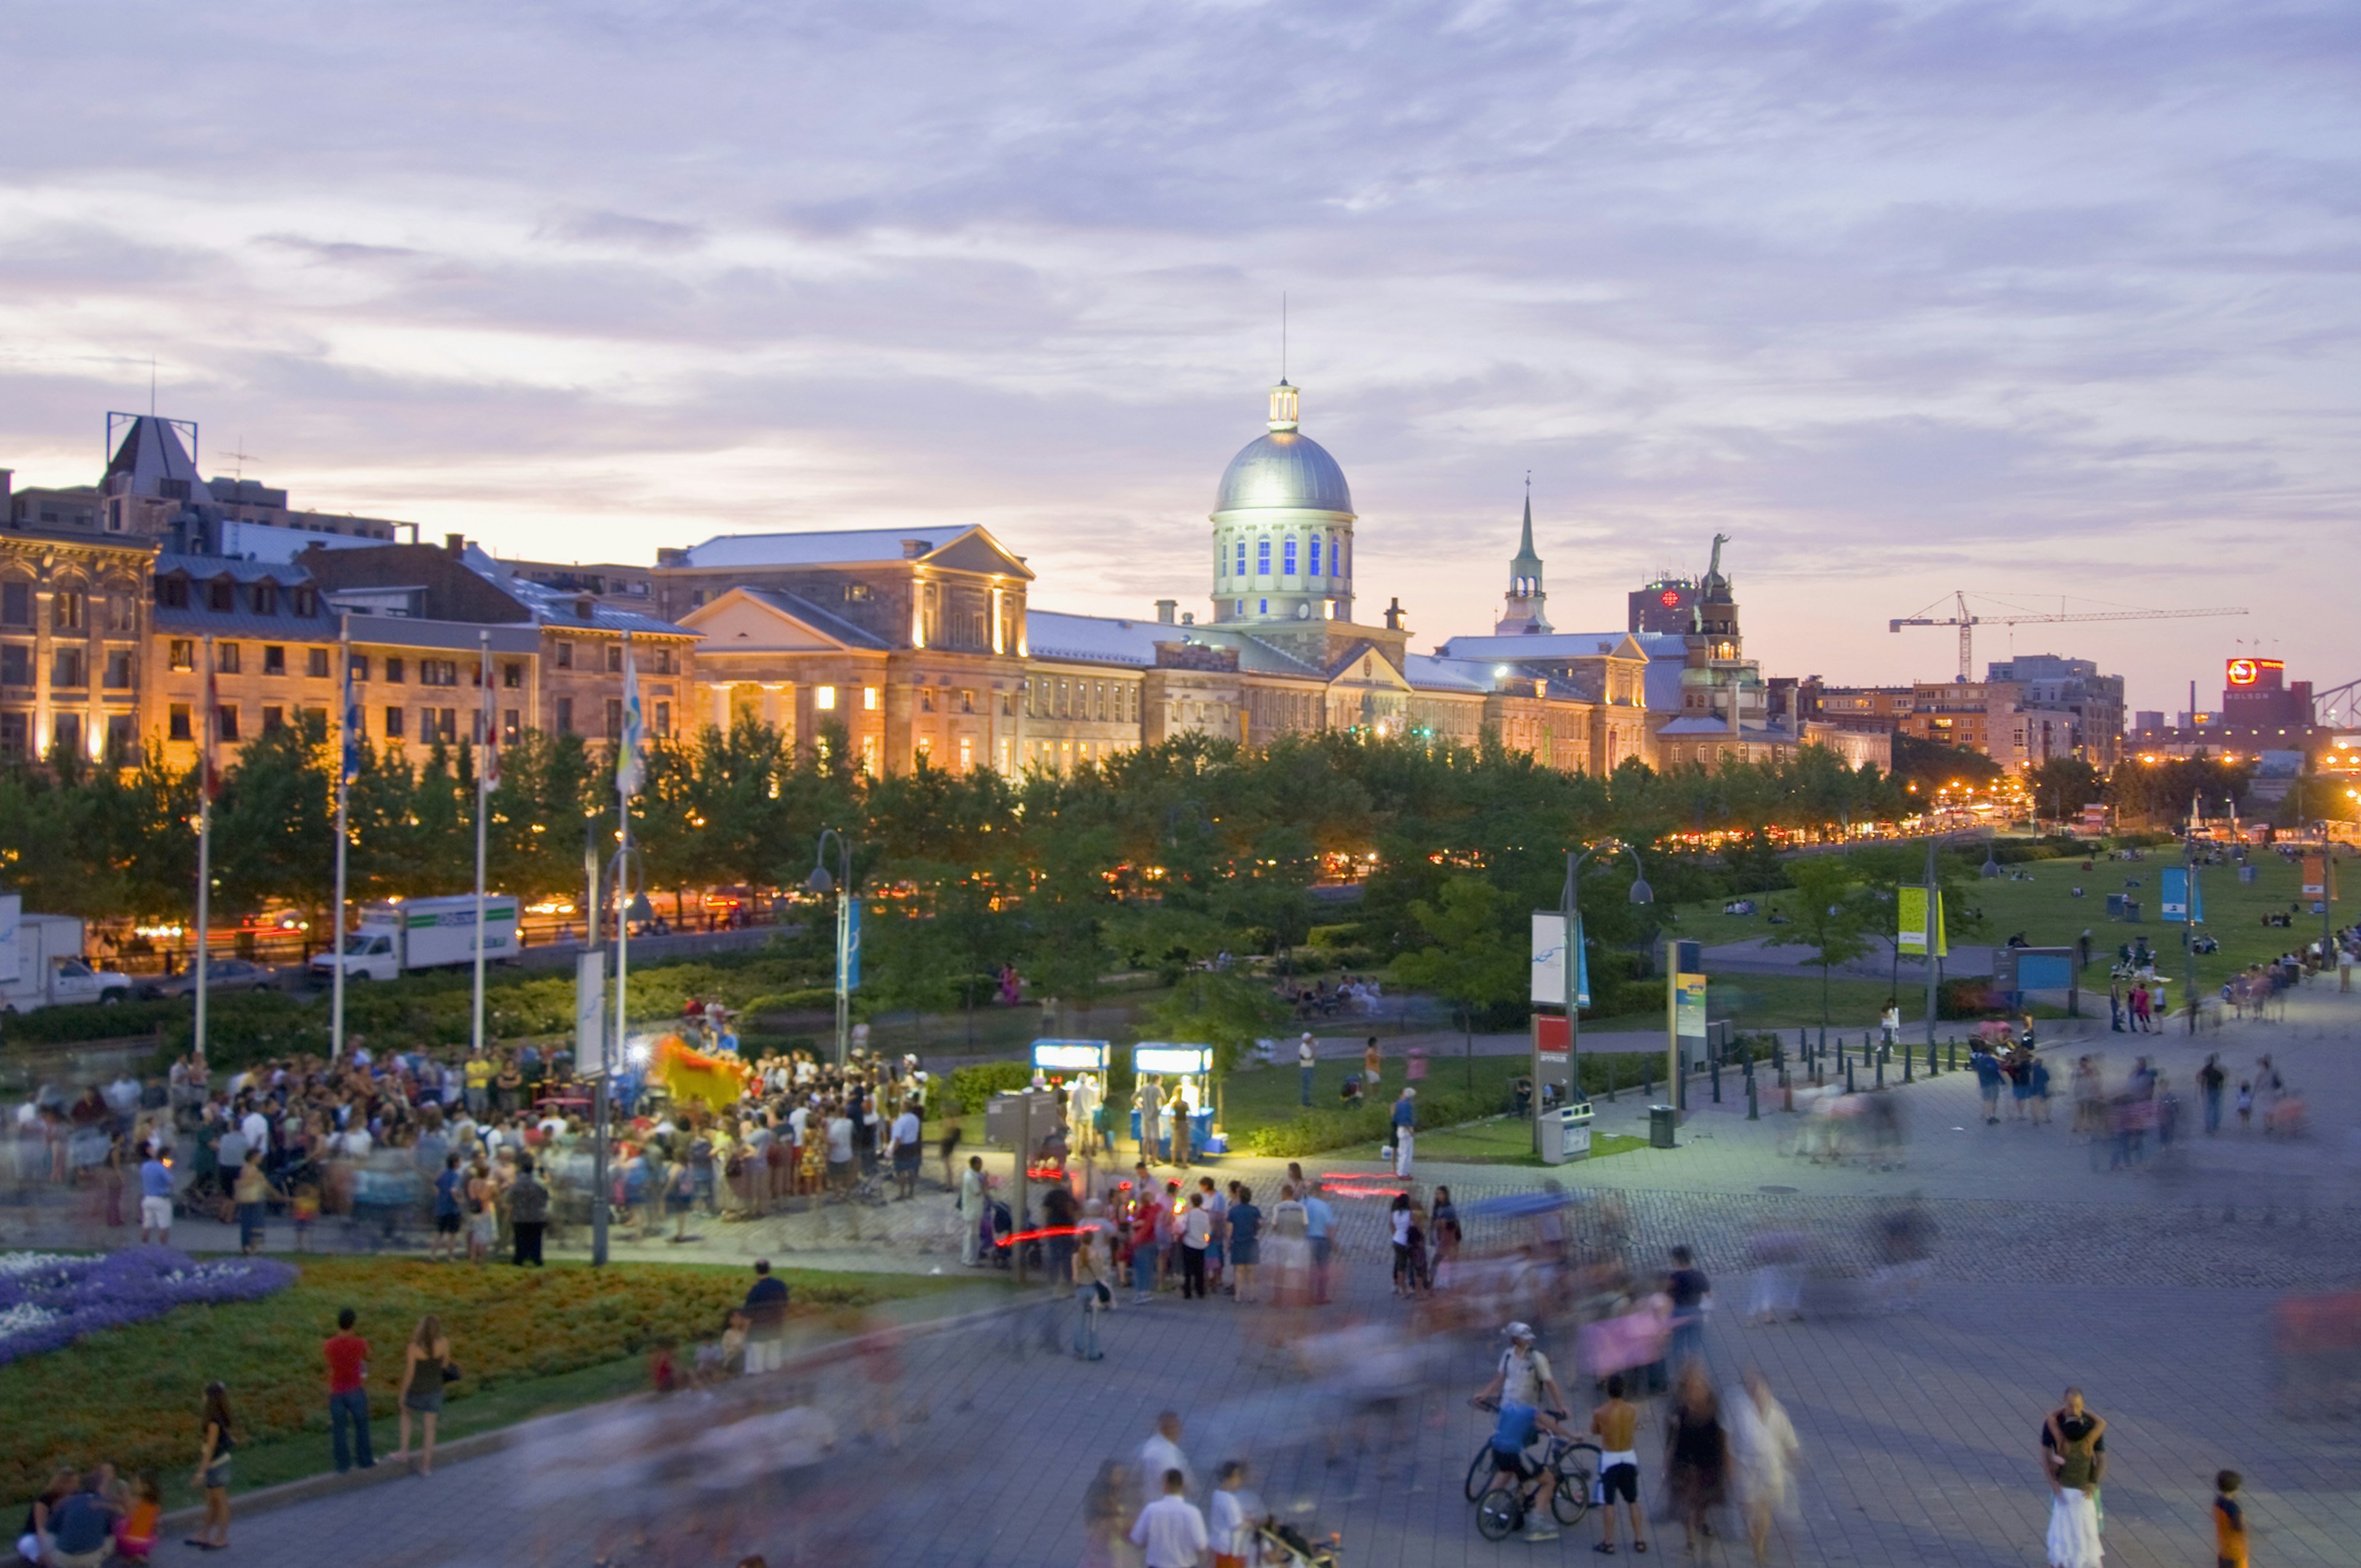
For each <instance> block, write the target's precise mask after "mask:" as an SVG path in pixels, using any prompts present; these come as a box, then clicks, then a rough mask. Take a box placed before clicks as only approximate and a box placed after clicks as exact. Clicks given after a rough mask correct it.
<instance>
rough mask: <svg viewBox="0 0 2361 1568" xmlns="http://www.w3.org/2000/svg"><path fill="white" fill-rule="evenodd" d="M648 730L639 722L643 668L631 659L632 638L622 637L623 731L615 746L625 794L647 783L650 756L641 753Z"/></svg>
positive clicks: (618, 784)
mask: <svg viewBox="0 0 2361 1568" xmlns="http://www.w3.org/2000/svg"><path fill="white" fill-rule="evenodd" d="M646 739H647V732H646V729H645V727H644V726H642V724H641V722H640V667H639V665H638V664H636V663H633V662H632V659H631V639H630V638H629V637H626V638H624V639H623V733H622V736H621V738H620V743H619V744H618V745H617V746H616V748H615V788H616V789H617V790H618V791H620V793H622V794H623V795H637V794H639V793H640V785H641V784H643V783H644V782H646V779H647V773H648V768H647V758H646V757H645V756H644V755H642V751H643V748H644V745H645V742H646Z"/></svg>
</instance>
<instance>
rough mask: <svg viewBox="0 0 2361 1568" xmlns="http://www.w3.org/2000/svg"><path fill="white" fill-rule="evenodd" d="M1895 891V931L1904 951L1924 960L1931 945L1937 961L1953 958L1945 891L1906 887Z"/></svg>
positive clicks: (1908, 954) (1907, 954) (1910, 955)
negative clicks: (1945, 929) (1945, 919)
mask: <svg viewBox="0 0 2361 1568" xmlns="http://www.w3.org/2000/svg"><path fill="white" fill-rule="evenodd" d="M1894 891H1895V893H1896V894H1897V896H1896V897H1895V899H1894V909H1895V914H1894V935H1895V937H1896V938H1899V940H1900V942H1901V951H1902V952H1903V953H1904V954H1905V955H1906V956H1909V957H1912V958H1921V959H1923V958H1925V957H1926V956H1927V948H1928V947H1929V946H1930V945H1931V946H1932V947H1933V948H1934V951H1935V956H1936V957H1937V958H1938V959H1940V958H1948V957H1949V956H1950V951H1951V948H1950V944H1949V941H1948V940H1947V939H1946V938H1945V936H1944V933H1943V890H1942V889H1941V888H1939V887H1938V888H1936V889H1934V890H1933V891H1931V892H1929V891H1928V890H1927V889H1926V888H1923V887H1904V888H1897V889H1895V890H1894Z"/></svg>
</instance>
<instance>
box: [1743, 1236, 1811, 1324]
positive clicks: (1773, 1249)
mask: <svg viewBox="0 0 2361 1568" xmlns="http://www.w3.org/2000/svg"><path fill="white" fill-rule="evenodd" d="M1807 1246H1808V1238H1807V1237H1806V1236H1805V1235H1803V1234H1801V1233H1799V1232H1795V1231H1788V1230H1781V1229H1779V1228H1778V1227H1777V1226H1775V1225H1773V1224H1771V1223H1767V1222H1766V1223H1764V1224H1763V1225H1762V1226H1761V1227H1760V1228H1758V1229H1757V1230H1756V1232H1755V1234H1754V1236H1753V1239H1752V1242H1750V1243H1749V1244H1748V1250H1749V1251H1750V1252H1751V1253H1752V1256H1753V1261H1754V1296H1753V1299H1752V1301H1751V1302H1750V1303H1749V1304H1748V1306H1747V1309H1746V1315H1747V1317H1748V1318H1749V1319H1750V1320H1752V1321H1755V1322H1759V1323H1770V1322H1773V1321H1777V1320H1778V1319H1779V1318H1781V1317H1784V1318H1785V1319H1786V1320H1787V1321H1789V1322H1801V1321H1803V1317H1804V1257H1805V1253H1806V1247H1807Z"/></svg>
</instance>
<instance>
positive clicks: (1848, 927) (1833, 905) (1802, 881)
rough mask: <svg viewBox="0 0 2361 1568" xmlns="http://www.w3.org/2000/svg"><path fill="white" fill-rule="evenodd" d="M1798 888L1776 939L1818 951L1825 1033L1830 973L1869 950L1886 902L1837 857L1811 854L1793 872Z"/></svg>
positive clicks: (1789, 874)
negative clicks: (1792, 907) (1790, 915)
mask: <svg viewBox="0 0 2361 1568" xmlns="http://www.w3.org/2000/svg"><path fill="white" fill-rule="evenodd" d="M1787 878H1788V881H1789V882H1790V883H1793V884H1794V886H1795V920H1794V922H1793V924H1792V925H1790V926H1789V927H1787V928H1785V929H1784V930H1782V931H1781V932H1780V933H1779V934H1778V935H1777V936H1775V937H1773V938H1771V940H1772V942H1773V944H1774V945H1795V946H1801V947H1807V948H1811V949H1812V959H1811V960H1810V961H1816V962H1817V963H1818V964H1819V966H1820V1034H1821V1036H1822V1038H1826V1037H1827V1035H1828V971H1829V970H1832V969H1834V968H1835V967H1836V966H1837V965H1839V964H1842V963H1850V962H1851V961H1852V960H1853V959H1857V958H1859V957H1861V955H1862V954H1863V953H1865V952H1867V951H1868V950H1869V943H1868V940H1867V937H1866V933H1867V932H1868V931H1869V930H1870V928H1871V922H1872V921H1873V920H1874V919H1875V918H1876V916H1877V910H1878V909H1879V907H1880V905H1878V904H1877V903H1876V901H1875V900H1874V899H1873V898H1871V897H1870V896H1868V895H1867V894H1866V892H1865V890H1864V889H1862V888H1861V886H1860V885H1859V884H1858V883H1856V882H1855V881H1854V872H1853V868H1852V867H1851V866H1850V865H1848V864H1846V862H1845V861H1844V860H1843V859H1842V858H1841V857H1839V856H1836V855H1806V856H1805V857H1803V858H1802V859H1800V860H1798V861H1795V864H1794V865H1793V866H1791V867H1790V868H1789V869H1788V872H1787Z"/></svg>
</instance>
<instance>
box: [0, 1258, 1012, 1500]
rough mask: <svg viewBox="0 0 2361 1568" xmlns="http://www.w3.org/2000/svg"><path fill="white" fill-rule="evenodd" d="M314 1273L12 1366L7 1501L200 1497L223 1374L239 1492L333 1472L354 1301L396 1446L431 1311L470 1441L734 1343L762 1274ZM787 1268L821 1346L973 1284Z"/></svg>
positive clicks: (626, 1267) (616, 1269)
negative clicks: (72, 1489)
mask: <svg viewBox="0 0 2361 1568" xmlns="http://www.w3.org/2000/svg"><path fill="white" fill-rule="evenodd" d="M289 1261H290V1262H295V1261H297V1260H295V1259H289ZM300 1266H301V1268H302V1278H301V1279H299V1280H298V1281H297V1282H296V1283H295V1284H294V1285H292V1286H291V1287H290V1288H287V1289H285V1290H282V1291H280V1293H279V1294H278V1295H276V1296H272V1297H269V1298H268V1299H264V1300H260V1301H251V1302H240V1303H237V1304H235V1305H229V1306H219V1307H207V1306H192V1307H181V1308H178V1309H176V1310H173V1311H171V1312H170V1313H167V1314H166V1315H165V1316H163V1317H161V1318H158V1319H155V1320H153V1321H148V1322H145V1323H140V1324H137V1325H134V1326H132V1327H129V1328H124V1329H115V1330H111V1331H109V1332H104V1333H99V1334H93V1335H91V1336H90V1337H88V1338H86V1339H83V1340H81V1341H79V1342H77V1343H74V1344H71V1345H69V1346H67V1347H66V1348H65V1349H63V1350H60V1351H57V1352H54V1353H52V1354H48V1355H40V1356H34V1357H31V1358H29V1359H27V1360H24V1361H19V1362H16V1363H13V1364H11V1365H6V1366H0V1409H8V1410H11V1411H13V1412H15V1414H14V1416H13V1417H12V1419H11V1420H10V1425H9V1441H8V1442H7V1443H6V1445H5V1448H0V1488H5V1491H0V1495H7V1496H13V1497H17V1498H30V1497H33V1496H34V1495H35V1494H36V1493H38V1491H39V1490H40V1487H41V1484H42V1483H43V1482H44V1481H45V1480H47V1478H48V1476H49V1471H50V1469H51V1468H53V1467H54V1466H56V1465H59V1464H75V1465H84V1466H87V1465H91V1464H97V1463H98V1462H99V1461H101V1460H112V1461H114V1462H115V1464H116V1465H117V1466H119V1467H120V1468H121V1469H122V1470H123V1471H124V1472H125V1473H126V1474H132V1473H136V1472H138V1471H142V1470H153V1471H154V1472H156V1475H157V1476H158V1479H159V1480H160V1481H161V1482H162V1483H163V1485H164V1489H165V1497H166V1501H167V1503H168V1504H177V1503H180V1502H185V1501H189V1500H191V1498H192V1493H191V1491H190V1488H189V1482H190V1479H191V1474H190V1473H191V1471H192V1468H193V1466H194V1464H195V1462H196V1456H197V1448H198V1442H199V1439H200V1438H201V1436H202V1435H203V1429H202V1426H201V1424H200V1420H199V1413H200V1411H201V1409H202V1408H203V1389H204V1386H205V1384H206V1383H207V1382H208V1381H210V1380H212V1379H214V1378H219V1379H220V1380H221V1381H222V1382H223V1383H225V1385H227V1387H228V1389H229V1395H230V1403H231V1410H232V1413H233V1415H234V1416H235V1418H236V1423H237V1436H238V1452H237V1463H236V1472H235V1473H236V1485H235V1486H234V1487H233V1488H232V1490H233V1491H234V1492H243V1491H248V1490H251V1489H252V1488H254V1487H256V1486H269V1485H272V1484H274V1483H277V1482H280V1481H290V1480H294V1479H296V1478H298V1477H300V1476H303V1475H314V1474H317V1473H319V1472H320V1471H323V1470H326V1469H328V1468H330V1453H329V1434H328V1430H327V1429H328V1411H327V1402H326V1397H325V1395H324V1392H323V1391H322V1390H323V1388H324V1372H323V1370H322V1363H321V1358H320V1343H321V1342H322V1341H323V1340H324V1339H325V1338H326V1337H327V1336H328V1335H329V1334H331V1333H333V1332H335V1321H336V1313H337V1311H338V1310H339V1309H341V1308H344V1307H346V1306H349V1307H352V1308H353V1309H354V1310H356V1311H357V1312H358V1313H359V1314H360V1319H361V1321H360V1324H359V1331H358V1332H360V1333H361V1334H362V1336H363V1337H364V1338H366V1339H368V1341H369V1344H370V1350H371V1355H370V1365H369V1396H370V1399H369V1402H370V1408H371V1411H372V1414H373V1415H374V1416H375V1417H376V1418H377V1419H376V1420H375V1422H374V1431H375V1438H376V1442H377V1446H378V1452H379V1453H387V1452H390V1450H391V1448H392V1446H393V1440H394V1435H395V1433H394V1424H395V1423H394V1415H393V1412H394V1408H395V1399H394V1394H395V1390H396V1389H397V1388H398V1387H400V1384H401V1369H402V1355H401V1347H402V1344H403V1342H404V1341H405V1339H406V1338H407V1336H408V1335H409V1334H410V1332H412V1330H413V1329H414V1328H415V1327H416V1326H417V1323H418V1320H419V1318H420V1317H421V1316H422V1315H423V1314H424V1313H427V1312H433V1313H435V1314H436V1315H437V1316H439V1317H440V1318H441V1319H442V1321H443V1326H444V1331H445V1333H446V1334H447V1335H448V1336H449V1337H450V1340H451V1346H452V1354H453V1356H454V1357H455V1359H456V1361H457V1362H458V1364H459V1365H460V1366H461V1367H462V1368H464V1369H465V1373H466V1376H464V1377H462V1378H461V1380H460V1381H459V1382H457V1383H455V1384H453V1385H452V1386H451V1387H450V1389H449V1390H448V1392H447V1393H446V1395H445V1407H444V1413H443V1418H442V1427H441V1431H442V1434H443V1435H445V1436H450V1437H458V1436H464V1435H466V1434H467V1433H469V1432H473V1431H489V1430H490V1429H492V1428H494V1427H500V1426H505V1425H509V1424H511V1423H512V1422H515V1421H519V1420H525V1419H527V1418H529V1417H532V1416H535V1415H541V1414H545V1413H548V1412H551V1411H555V1410H562V1409H571V1408H574V1407H577V1406H580V1405H585V1404H589V1403H593V1402H595V1401H598V1400H600V1399H605V1398H613V1397H615V1396H617V1395H620V1394H624V1393H629V1392H631V1391H632V1390H634V1389H637V1388H642V1387H646V1386H647V1371H646V1365H645V1359H644V1357H645V1353H646V1351H647V1349H648V1347H649V1346H651V1345H652V1344H653V1343H654V1342H655V1341H656V1340H658V1339H660V1338H667V1337H668V1338H672V1339H675V1340H677V1341H678V1342H679V1343H682V1344H683V1345H686V1344H689V1343H692V1342H694V1341H696V1340H699V1339H709V1338H713V1337H715V1336H716V1335H718V1334H719V1330H720V1325H721V1318H722V1315H723V1313H724V1312H725V1311H727V1310H728V1309H729V1308H730V1306H732V1305H734V1304H736V1303H737V1302H738V1301H740V1300H741V1299H743V1297H744V1295H745V1292H746V1286H747V1283H748V1281H749V1280H750V1278H751V1277H752V1276H751V1275H750V1274H749V1273H748V1272H747V1270H745V1269H743V1268H738V1267H721V1266H695V1265H655V1264H618V1265H614V1266H610V1267H608V1268H604V1269H592V1268H589V1267H588V1266H583V1265H579V1264H565V1263H559V1264H553V1265H551V1266H549V1267H548V1268H547V1269H545V1270H537V1271H531V1272H528V1271H522V1270H518V1269H512V1268H509V1267H505V1266H490V1267H486V1268H481V1269H478V1268H477V1267H475V1266H470V1265H465V1264H445V1265H435V1264H430V1263H426V1262H423V1261H417V1260H412V1259H390V1258H313V1259H309V1260H303V1261H302V1262H301V1265H300ZM779 1273H780V1277H782V1278H785V1280H786V1281H787V1282H788V1287H789V1288H790V1290H791V1291H793V1292H794V1297H795V1301H796V1305H795V1308H794V1317H795V1321H796V1325H797V1327H798V1328H799V1329H800V1330H801V1331H802V1332H805V1333H807V1334H813V1335H819V1334H826V1333H829V1332H847V1331H849V1330H850V1329H851V1328H852V1327H854V1326H856V1325H857V1324H858V1321H859V1320H860V1317H861V1315H862V1312H863V1311H864V1310H866V1309H868V1308H870V1307H872V1306H875V1305H878V1304H881V1303H884V1302H886V1301H889V1300H892V1299H896V1298H909V1297H928V1296H935V1297H940V1296H942V1295H943V1294H944V1293H945V1292H947V1291H950V1290H955V1289H958V1288H961V1287H962V1286H964V1285H965V1283H966V1282H964V1281H950V1280H937V1279H930V1278H927V1277H912V1276H906V1275H862V1274H828V1273H820V1272H816V1271H802V1270H796V1269H783V1270H780V1271H779Z"/></svg>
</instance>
